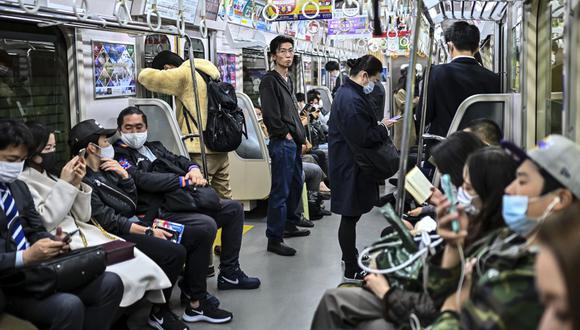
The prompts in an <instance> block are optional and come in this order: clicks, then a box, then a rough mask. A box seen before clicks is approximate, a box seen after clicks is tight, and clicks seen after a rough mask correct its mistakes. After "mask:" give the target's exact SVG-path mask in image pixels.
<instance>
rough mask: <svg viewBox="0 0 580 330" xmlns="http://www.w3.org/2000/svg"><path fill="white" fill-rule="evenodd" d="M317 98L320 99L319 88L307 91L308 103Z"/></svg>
mask: <svg viewBox="0 0 580 330" xmlns="http://www.w3.org/2000/svg"><path fill="white" fill-rule="evenodd" d="M316 99H318V100H320V93H319V92H318V91H317V90H314V89H311V90H309V91H308V92H307V93H306V100H307V101H308V103H310V102H312V101H314V100H316Z"/></svg>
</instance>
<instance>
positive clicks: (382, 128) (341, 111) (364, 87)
mask: <svg viewBox="0 0 580 330" xmlns="http://www.w3.org/2000/svg"><path fill="white" fill-rule="evenodd" d="M347 65H348V66H349V67H350V76H349V77H348V78H347V79H345V81H344V82H343V84H342V86H341V87H340V88H339V89H338V91H337V92H336V97H335V99H334V101H333V102H332V110H331V111H330V121H329V132H328V147H329V148H328V149H329V152H328V153H329V176H330V184H331V191H332V197H331V210H332V212H334V213H338V214H340V215H342V218H341V220H340V228H339V230H338V242H339V243H340V248H341V250H342V260H343V261H344V263H345V271H344V277H345V279H347V280H362V278H363V276H364V274H363V273H362V271H361V269H360V268H359V267H358V265H357V261H356V259H357V253H358V252H357V249H356V223H357V222H358V220H359V219H360V217H361V216H362V215H363V214H365V213H367V212H368V211H370V210H371V208H372V207H373V205H374V204H375V202H376V201H377V200H378V198H379V184H378V183H377V182H376V181H374V180H373V179H371V178H369V177H367V176H365V175H364V174H362V173H361V171H360V170H359V168H358V167H357V165H356V164H355V161H354V158H353V151H352V150H351V148H350V147H349V144H354V145H357V146H360V147H366V148H371V147H374V146H377V145H380V144H382V143H383V142H384V141H385V140H387V139H389V133H388V131H387V125H388V124H391V123H390V122H389V121H388V120H387V119H383V120H382V121H381V122H377V118H376V117H375V114H373V111H372V106H371V104H370V102H369V94H370V93H371V92H372V91H373V88H374V85H375V82H377V81H379V78H380V75H381V70H382V68H383V65H382V63H381V61H379V60H378V59H377V58H376V57H374V56H372V55H365V56H363V57H361V58H359V59H356V60H348V62H347ZM347 141H348V142H347Z"/></svg>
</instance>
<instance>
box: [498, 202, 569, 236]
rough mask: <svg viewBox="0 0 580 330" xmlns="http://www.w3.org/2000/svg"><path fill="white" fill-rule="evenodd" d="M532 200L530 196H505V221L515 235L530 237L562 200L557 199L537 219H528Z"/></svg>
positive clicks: (503, 213)
mask: <svg viewBox="0 0 580 330" xmlns="http://www.w3.org/2000/svg"><path fill="white" fill-rule="evenodd" d="M529 202H530V199H529V197H528V196H519V195H514V196H510V195H504V196H503V205H502V216H503V219H504V221H505V223H506V225H507V226H508V228H509V229H511V230H512V231H513V232H514V233H516V234H518V235H520V236H522V237H526V236H528V235H529V234H530V233H531V232H532V231H533V230H534V229H535V228H536V227H537V226H538V225H539V224H540V223H542V222H543V221H544V219H546V218H547V217H548V215H550V213H551V212H552V210H553V209H554V206H556V204H557V203H559V202H560V198H559V197H556V198H555V199H554V200H553V201H552V203H550V205H548V207H547V208H546V211H544V213H543V214H542V215H541V216H540V217H539V218H537V219H534V218H530V217H528V215H527V213H528V205H529Z"/></svg>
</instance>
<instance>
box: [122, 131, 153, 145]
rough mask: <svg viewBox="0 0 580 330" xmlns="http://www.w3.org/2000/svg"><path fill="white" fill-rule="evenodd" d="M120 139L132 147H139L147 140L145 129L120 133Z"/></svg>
mask: <svg viewBox="0 0 580 330" xmlns="http://www.w3.org/2000/svg"><path fill="white" fill-rule="evenodd" d="M121 140H122V141H123V142H124V143H125V144H126V145H128V146H129V147H131V148H133V149H141V147H142V146H143V145H144V144H145V142H146V141H147V131H145V132H142V133H121Z"/></svg>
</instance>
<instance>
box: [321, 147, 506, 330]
mask: <svg viewBox="0 0 580 330" xmlns="http://www.w3.org/2000/svg"><path fill="white" fill-rule="evenodd" d="M482 164H484V165H485V166H482ZM515 169H516V164H515V162H514V161H513V160H512V159H511V158H510V157H509V156H508V155H507V154H506V153H505V152H503V151H502V150H501V149H482V150H479V151H476V152H474V153H473V154H472V155H471V156H470V157H469V159H468V161H467V163H466V165H465V166H464V170H463V177H464V180H463V184H462V185H461V186H460V188H459V189H460V193H459V195H463V196H467V197H468V198H467V199H462V201H461V202H462V205H463V207H464V208H465V209H466V210H469V211H470V215H469V221H470V222H469V223H470V228H469V235H468V236H467V243H466V244H467V246H469V249H468V251H475V250H476V249H477V246H478V244H479V242H480V239H481V238H483V237H484V236H486V235H488V234H491V233H496V232H497V231H498V230H501V228H503V227H504V225H503V221H502V218H501V210H502V209H501V201H502V197H501V195H502V192H503V190H504V189H505V187H507V185H508V184H509V183H510V182H511V181H512V180H513V179H514V172H515ZM468 255H471V253H470V252H468ZM443 257H445V256H443ZM431 272H434V271H433V270H432V268H431V267H430V268H429V274H430V275H429V276H430V278H431V276H432V275H431ZM387 278H388V276H387V277H384V276H381V275H377V274H370V275H368V276H367V277H366V278H365V286H366V288H365V289H353V288H338V289H332V290H329V291H327V292H326V293H325V294H324V296H323V297H322V300H321V302H320V304H319V306H318V309H317V311H316V314H315V316H314V320H313V322H312V329H343V328H345V327H347V325H350V326H353V327H354V328H358V329H375V327H376V329H388V328H389V326H401V325H407V324H409V319H410V315H411V314H415V315H416V316H417V317H418V319H419V320H420V322H421V324H422V325H428V324H430V323H431V322H432V321H433V320H434V319H435V317H436V316H437V315H438V307H440V306H441V303H442V302H441V301H434V300H433V299H432V298H431V297H430V296H429V295H428V294H426V293H425V292H424V291H420V292H415V291H409V290H406V289H405V288H400V287H391V286H390V285H389V281H388V279H387ZM455 288H457V286H455ZM390 324H392V325H390ZM370 325H372V326H370Z"/></svg>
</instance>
